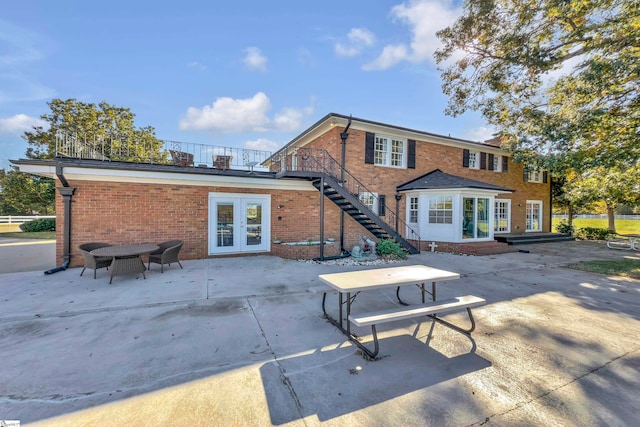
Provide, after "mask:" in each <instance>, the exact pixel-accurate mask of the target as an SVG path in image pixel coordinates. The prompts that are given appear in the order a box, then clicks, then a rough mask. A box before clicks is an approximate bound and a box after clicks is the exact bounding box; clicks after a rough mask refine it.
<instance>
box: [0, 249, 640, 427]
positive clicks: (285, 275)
mask: <svg viewBox="0 0 640 427" xmlns="http://www.w3.org/2000/svg"><path fill="white" fill-rule="evenodd" d="M523 249H525V250H529V251H530V253H509V254H502V255H495V256H486V257H472V256H456V255H450V254H437V253H436V254H432V253H423V254H421V255H415V256H411V257H410V259H409V260H408V261H405V262H404V263H403V264H426V265H430V266H434V267H438V268H444V269H449V270H453V271H457V272H459V273H461V275H462V278H461V279H460V280H457V281H452V282H445V283H443V284H441V285H440V286H439V287H438V297H439V298H446V297H451V296H456V295H465V294H473V295H478V296H481V297H484V298H486V300H487V305H485V306H483V307H479V308H478V309H475V310H474V315H475V317H476V321H477V329H476V331H475V332H474V333H473V337H472V339H469V338H467V337H466V336H464V335H462V334H459V333H456V332H454V331H453V330H451V329H449V328H446V327H444V326H442V325H440V324H433V323H432V322H431V321H424V322H421V323H420V322H411V321H405V322H398V323H395V324H390V325H389V326H388V327H381V328H379V329H380V330H381V334H380V335H381V341H380V348H381V350H380V355H381V356H382V357H381V359H380V360H377V361H375V362H371V361H366V360H364V359H363V358H362V357H361V356H360V355H358V354H357V352H356V348H355V346H353V345H351V344H350V343H349V342H348V341H346V340H345V338H344V336H343V335H342V334H341V333H340V332H339V331H337V330H336V329H335V328H334V327H333V326H331V325H330V324H329V323H327V321H326V320H324V319H323V318H322V316H321V314H322V311H321V307H320V303H321V298H322V293H317V291H318V290H320V289H324V287H323V285H322V284H321V283H320V282H319V280H318V278H317V277H318V274H322V273H328V272H336V271H346V270H352V269H356V268H372V267H362V266H359V267H353V266H351V267H346V266H328V265H318V264H310V263H304V262H296V261H290V260H283V259H280V258H276V257H268V256H257V257H242V258H224V259H212V260H199V261H185V262H183V265H184V267H185V268H184V270H180V269H179V268H178V267H177V266H172V267H170V268H168V269H166V270H165V273H164V274H160V271H159V267H158V266H157V265H155V266H152V271H151V272H148V273H147V279H146V280H143V279H142V277H140V278H136V277H135V276H122V277H116V278H114V280H113V284H112V285H108V272H107V271H106V270H99V272H98V278H97V280H94V279H93V277H92V274H88V275H87V274H86V273H85V276H83V277H80V276H79V274H80V269H70V270H66V271H63V272H59V273H56V274H53V275H48V276H47V275H44V274H43V273H42V272H41V271H40V272H25V273H10V274H3V275H1V276H0V346H1V347H0V348H2V368H1V369H0V420H2V419H13V420H20V421H21V422H22V424H23V425H27V424H30V423H35V424H42V425H48V426H62V425H68V426H77V425H90V426H93V425H100V426H109V425H114V426H116V425H117V426H122V425H127V426H129V425H136V426H139V425H148V426H160V425H172V426H204V425H252V426H255V425H292V426H298V425H300V426H302V425H318V424H327V425H345V426H388V425H402V426H411V425H416V426H418V425H420V426H423V425H436V426H442V425H452V426H461V425H482V424H488V425H539V424H544V425H563V426H570V425H575V426H584V425H603V426H604V425H606V426H612V425H635V424H636V423H637V420H638V419H640V400H639V399H638V398H637V392H638V390H639V389H640V341H639V340H638V336H640V286H639V285H640V282H639V281H634V280H629V279H624V278H620V277H607V276H604V275H597V274H590V273H585V272H580V271H576V270H570V269H567V268H565V267H564V265H566V264H567V263H569V262H572V261H576V260H585V259H604V258H622V257H634V258H635V259H638V258H640V257H639V255H640V254H638V253H637V252H635V253H629V252H628V251H614V250H608V249H606V246H605V245H604V244H603V243H594V242H562V243H551V244H540V245H528V246H524V247H523ZM399 265H402V264H399ZM406 294H407V295H409V294H410V291H408V290H407V292H406ZM403 295H404V294H403ZM415 296H416V298H417V296H418V295H417V291H416V295H415ZM367 301H369V302H371V303H372V304H381V303H383V302H386V303H389V304H391V303H393V302H394V296H393V292H390V293H382V292H368V293H363V294H361V295H360V296H359V297H358V300H357V301H356V302H355V303H354V309H355V307H357V306H358V305H359V304H360V305H361V306H363V305H365V304H366V303H367ZM447 318H448V319H453V320H462V319H463V317H462V316H461V315H459V314H455V315H450V316H447ZM361 335H362V336H363V340H364V341H365V342H368V341H369V340H370V335H369V331H368V330H367V329H362V330H361Z"/></svg>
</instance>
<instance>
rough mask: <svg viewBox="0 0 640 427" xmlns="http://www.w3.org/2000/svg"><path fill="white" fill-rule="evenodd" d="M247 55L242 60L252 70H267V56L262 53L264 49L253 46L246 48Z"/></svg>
mask: <svg viewBox="0 0 640 427" xmlns="http://www.w3.org/2000/svg"><path fill="white" fill-rule="evenodd" d="M244 51H245V52H246V55H245V57H244V59H243V60H242V62H244V65H245V66H246V67H247V68H248V69H250V70H258V71H266V70H267V58H266V57H265V56H264V55H263V54H262V51H261V50H260V49H258V48H257V47H254V46H251V47H248V48H246V49H245V50H244Z"/></svg>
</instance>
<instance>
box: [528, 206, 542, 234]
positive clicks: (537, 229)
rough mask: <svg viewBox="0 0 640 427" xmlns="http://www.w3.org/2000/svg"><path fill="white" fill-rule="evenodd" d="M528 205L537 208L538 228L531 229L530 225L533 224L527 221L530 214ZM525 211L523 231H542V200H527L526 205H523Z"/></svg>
mask: <svg viewBox="0 0 640 427" xmlns="http://www.w3.org/2000/svg"><path fill="white" fill-rule="evenodd" d="M529 205H537V206H538V228H536V229H533V228H531V225H532V224H533V221H531V220H530V219H529V215H530V214H529V212H530V210H531V209H530V207H529ZM525 206H526V209H525V231H526V232H527V233H536V232H540V231H542V228H543V227H542V221H543V219H544V210H543V204H542V200H527V204H526V205H525Z"/></svg>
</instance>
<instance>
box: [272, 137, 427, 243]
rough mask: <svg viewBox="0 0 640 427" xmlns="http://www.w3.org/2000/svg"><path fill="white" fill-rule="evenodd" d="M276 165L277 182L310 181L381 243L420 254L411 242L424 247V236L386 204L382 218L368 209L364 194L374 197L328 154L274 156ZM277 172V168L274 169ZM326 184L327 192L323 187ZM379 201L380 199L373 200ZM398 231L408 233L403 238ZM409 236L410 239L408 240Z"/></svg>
mask: <svg viewBox="0 0 640 427" xmlns="http://www.w3.org/2000/svg"><path fill="white" fill-rule="evenodd" d="M272 165H275V169H276V170H278V169H279V171H277V172H276V178H286V177H292V178H293V177H295V178H306V179H309V180H310V181H311V182H312V183H313V186H314V187H316V188H317V189H318V191H321V192H322V193H323V194H324V195H325V196H326V197H327V198H328V199H329V200H331V201H332V202H333V203H334V204H335V205H336V206H338V207H339V208H340V209H341V210H342V211H344V212H345V213H346V214H347V215H349V216H350V217H351V218H353V219H354V220H355V221H356V222H358V223H359V224H360V225H362V227H363V228H365V229H366V230H367V231H369V232H371V234H373V235H374V236H375V237H377V238H379V239H391V240H394V241H396V242H397V243H398V244H399V245H400V246H401V247H402V248H403V249H404V250H405V251H407V252H408V253H410V254H418V253H420V250H419V249H418V248H416V247H415V246H413V245H412V244H411V243H409V241H408V239H411V240H415V241H417V242H418V247H419V244H420V236H419V235H418V234H417V233H416V232H415V231H414V230H413V229H411V228H410V227H409V226H407V224H406V223H405V222H404V221H403V220H402V219H401V218H398V217H397V215H396V213H395V212H393V211H392V210H391V209H390V208H389V206H388V205H385V204H384V201H383V200H380V199H379V198H378V199H377V204H378V205H384V212H385V217H384V218H382V217H380V216H378V215H377V214H376V213H375V212H373V211H372V210H371V209H369V207H367V206H366V205H365V204H364V203H363V202H362V201H361V200H360V198H359V195H360V194H362V193H367V194H372V195H373V194H374V193H372V192H371V191H369V190H368V189H367V188H366V187H365V186H364V185H363V184H362V183H361V182H360V181H358V180H357V179H356V178H355V177H354V176H353V175H351V174H350V173H349V172H348V171H347V170H345V169H344V168H342V166H341V165H340V163H339V162H338V161H336V160H335V159H334V158H333V157H331V156H330V155H329V154H328V153H327V152H326V151H325V150H320V149H314V148H299V149H296V151H295V153H294V152H283V153H279V154H277V155H274V157H273V158H272ZM272 169H273V168H272ZM323 182H324V188H322V183H323ZM373 197H374V198H376V196H373ZM396 227H397V229H400V230H404V231H405V233H407V234H405V237H403V236H402V235H401V234H400V233H399V232H398V231H396ZM407 235H408V236H407Z"/></svg>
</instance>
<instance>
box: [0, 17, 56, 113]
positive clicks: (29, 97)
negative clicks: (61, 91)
mask: <svg viewBox="0 0 640 427" xmlns="http://www.w3.org/2000/svg"><path fill="white" fill-rule="evenodd" d="M50 45H51V41H50V40H49V39H47V38H43V37H41V36H40V35H39V34H37V33H33V32H31V31H29V30H26V29H24V28H22V27H19V26H16V25H14V24H12V23H10V22H8V21H5V20H3V19H0V46H2V49H1V50H2V52H1V53H0V88H1V89H0V103H4V102H13V101H39V100H42V99H48V98H52V97H54V96H55V91H54V90H53V89H50V88H48V87H47V86H45V85H43V84H42V83H40V82H39V81H38V79H37V78H34V77H33V75H34V74H37V71H36V70H39V69H40V68H41V67H40V65H39V62H41V61H42V60H44V59H45V58H46V56H47V55H46V52H47V47H49V46H50Z"/></svg>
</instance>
